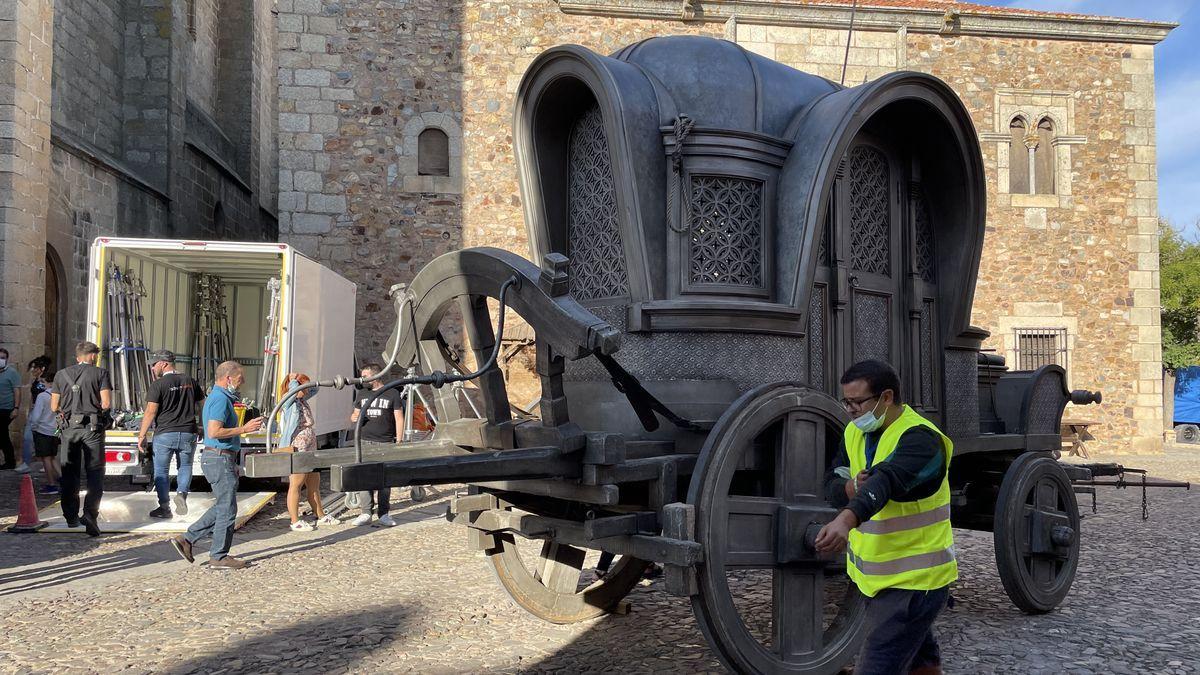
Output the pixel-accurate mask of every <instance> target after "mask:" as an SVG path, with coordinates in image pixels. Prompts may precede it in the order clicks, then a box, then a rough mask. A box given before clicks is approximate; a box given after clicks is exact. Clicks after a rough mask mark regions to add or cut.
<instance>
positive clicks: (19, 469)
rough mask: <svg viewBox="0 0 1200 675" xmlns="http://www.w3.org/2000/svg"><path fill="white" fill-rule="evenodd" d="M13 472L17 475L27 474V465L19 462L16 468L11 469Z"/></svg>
mask: <svg viewBox="0 0 1200 675" xmlns="http://www.w3.org/2000/svg"><path fill="white" fill-rule="evenodd" d="M13 471H16V472H17V473H29V465H28V464H26V463H25V462H21V463H20V464H18V465H17V466H16V468H15V469H13Z"/></svg>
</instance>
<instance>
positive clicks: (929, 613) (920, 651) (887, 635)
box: [854, 586, 950, 675]
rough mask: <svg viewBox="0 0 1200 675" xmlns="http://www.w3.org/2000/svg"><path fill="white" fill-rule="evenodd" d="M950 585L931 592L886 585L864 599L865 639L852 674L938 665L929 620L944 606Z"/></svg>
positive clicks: (882, 673)
mask: <svg viewBox="0 0 1200 675" xmlns="http://www.w3.org/2000/svg"><path fill="white" fill-rule="evenodd" d="M949 597H950V587H949V586H944V587H942V588H939V589H937V590H934V591H910V590H905V589H900V588H889V589H886V590H882V591H880V592H879V593H878V594H877V595H876V596H875V597H873V598H868V599H867V611H866V622H867V639H866V642H864V643H863V648H862V652H861V653H860V654H859V655H858V661H857V662H856V663H855V664H854V675H894V674H896V673H907V672H908V671H910V670H912V669H914V668H921V667H930V666H940V665H941V664H942V654H941V650H940V649H939V648H938V643H937V639H936V638H935V637H934V635H933V621H934V619H937V615H938V613H939V612H941V611H942V608H943V607H945V606H946V601H947V599H948V598H949Z"/></svg>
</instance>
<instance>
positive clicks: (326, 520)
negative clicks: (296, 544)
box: [317, 513, 342, 525]
mask: <svg viewBox="0 0 1200 675" xmlns="http://www.w3.org/2000/svg"><path fill="white" fill-rule="evenodd" d="M317 524H318V525H341V524H342V521H340V520H338V519H337V516H334V515H332V514H329V513H326V514H325V516H324V517H323V518H321V519H320V520H318V521H317Z"/></svg>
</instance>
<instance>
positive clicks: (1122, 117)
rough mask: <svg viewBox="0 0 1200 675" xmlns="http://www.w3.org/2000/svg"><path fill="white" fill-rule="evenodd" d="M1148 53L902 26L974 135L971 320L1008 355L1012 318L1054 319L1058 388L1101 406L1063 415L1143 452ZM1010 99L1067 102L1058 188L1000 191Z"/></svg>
mask: <svg viewBox="0 0 1200 675" xmlns="http://www.w3.org/2000/svg"><path fill="white" fill-rule="evenodd" d="M1153 54H1154V52H1153V48H1152V47H1150V46H1148V45H1122V44H1109V43H1101V42H1066V41H1051V40H1013V39H996V38H990V39H984V38H977V37H970V36H964V37H946V38H944V37H940V36H930V35H910V36H908V67H909V68H910V69H913V70H923V71H926V72H930V73H932V74H934V75H937V76H938V77H940V78H942V79H943V80H945V81H946V82H948V83H949V84H950V85H951V86H952V87H953V88H954V89H955V91H957V92H958V94H959V96H961V97H962V99H963V101H964V102H965V103H966V104H967V107H968V109H969V110H970V111H971V114H972V118H973V119H974V121H975V124H976V128H977V130H978V131H979V132H980V134H981V137H982V139H983V142H982V151H983V157H984V164H985V167H986V168H987V175H988V226H989V227H988V235H987V240H986V242H985V250H984V260H983V264H982V266H981V269H980V283H979V287H978V290H977V291H976V294H975V307H974V314H973V320H974V322H975V323H976V324H977V325H979V326H982V327H984V328H987V329H988V330H990V331H992V337H991V338H990V339H989V340H988V343H987V344H988V346H990V347H994V348H996V349H998V350H999V351H1000V352H1001V353H1004V354H1006V355H1007V356H1008V358H1009V361H1010V363H1012V362H1014V361H1015V357H1016V353H1015V351H1014V349H1015V347H1016V345H1015V344H1014V342H1015V338H1014V333H1013V329H1015V328H1019V327H1063V328H1067V329H1068V333H1069V336H1070V342H1069V344H1068V348H1069V351H1068V354H1067V356H1068V366H1069V367H1068V370H1069V376H1070V383H1071V386H1073V387H1077V388H1086V389H1094V390H1100V391H1102V392H1103V393H1104V403H1103V405H1101V406H1091V407H1088V408H1084V409H1080V410H1078V411H1071V410H1069V411H1068V412H1067V415H1068V416H1075V417H1078V418H1085V419H1097V420H1100V421H1102V422H1103V425H1102V426H1101V427H1100V428H1098V429H1096V428H1094V429H1095V431H1094V433H1095V434H1096V436H1097V437H1098V438H1099V439H1100V443H1101V445H1103V446H1104V447H1105V449H1106V450H1114V451H1126V450H1130V449H1132V450H1135V451H1154V450H1157V449H1161V439H1162V363H1161V361H1162V358H1161V335H1160V332H1159V330H1160V329H1159V318H1158V317H1159V295H1158V271H1157V270H1158V239H1157V225H1158V219H1157V206H1156V205H1157V179H1156V175H1155V167H1154V150H1155V147H1154V94H1153V91H1154V89H1153V87H1154V84H1153V81H1154V76H1153V64H1154V60H1153V58H1154V56H1153ZM1010 102H1011V105H1009V103H1010ZM1017 109H1025V110H1029V111H1032V112H1033V113H1034V114H1035V115H1036V116H1039V117H1040V115H1041V114H1042V113H1044V112H1046V111H1050V113H1051V114H1052V115H1054V111H1056V110H1061V111H1070V114H1071V117H1070V118H1068V119H1063V120H1061V123H1062V126H1063V127H1065V128H1063V129H1060V130H1059V132H1061V134H1062V135H1063V136H1064V137H1065V138H1066V139H1067V142H1066V143H1063V144H1059V145H1057V146H1056V150H1057V151H1058V152H1059V153H1060V159H1061V160H1063V161H1060V170H1059V172H1058V173H1059V176H1061V177H1062V178H1063V179H1064V180H1065V181H1066V185H1069V189H1068V194H1061V190H1060V194H1058V195H1014V194H1009V193H1008V183H1007V176H1006V174H1005V173H1004V172H1003V171H1002V169H1001V167H1000V155H1002V154H1003V155H1005V157H1004V160H1005V162H1004V164H1005V168H1006V167H1007V162H1008V157H1007V151H1008V144H1009V141H1008V138H1007V134H1008V124H1009V121H1010V119H1011V115H1012V114H1013V113H1014V112H1015V111H1016V110H1017ZM1061 114H1062V113H1059V114H1058V115H1054V116H1059V115H1061ZM1001 136H1004V138H1003V139H1002V140H999V139H1000V138H1001ZM1060 187H1061V186H1060ZM1046 197H1049V199H1048V200H1047V199H1045V198H1046Z"/></svg>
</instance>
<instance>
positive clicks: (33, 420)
mask: <svg viewBox="0 0 1200 675" xmlns="http://www.w3.org/2000/svg"><path fill="white" fill-rule="evenodd" d="M40 384H41V387H40V388H35V391H37V395H36V396H37V397H36V398H35V399H34V401H33V411H32V412H30V413H29V429H30V431H31V432H33V454H34V456H35V457H36V458H37V459H39V460H41V462H42V468H43V469H45V471H46V484H45V485H43V486H42V487H41V489H40V490H39V492H40V493H41V494H44V495H56V494H58V493H59V487H58V479H59V477H60V476H62V466H61V465H60V464H59V463H58V435H57V433H56V431H57V429H56V426H57V425H56V424H55V421H54V412H53V411H52V410H50V389H49V388H48V387H47V386H46V385H45V383H40Z"/></svg>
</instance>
